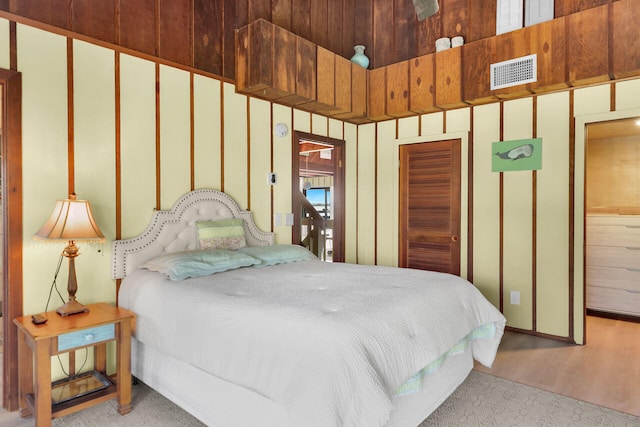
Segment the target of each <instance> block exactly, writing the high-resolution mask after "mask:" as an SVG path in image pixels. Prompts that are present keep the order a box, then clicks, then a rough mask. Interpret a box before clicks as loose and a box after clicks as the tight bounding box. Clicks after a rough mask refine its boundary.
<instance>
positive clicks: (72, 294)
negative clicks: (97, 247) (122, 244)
mask: <svg viewBox="0 0 640 427" xmlns="http://www.w3.org/2000/svg"><path fill="white" fill-rule="evenodd" d="M34 237H35V238H36V239H42V240H47V241H67V246H66V247H65V248H64V251H63V252H62V255H64V256H65V257H67V258H68V259H69V278H68V280H67V292H68V293H69V300H68V301H67V302H66V304H64V305H63V306H61V307H58V309H57V310H56V311H57V313H58V314H60V315H61V316H68V315H71V314H79V313H86V312H88V311H89V308H88V307H86V306H85V305H83V304H81V303H80V302H79V301H78V300H76V292H77V290H78V281H77V278H76V264H75V259H76V257H77V256H78V255H80V253H79V251H78V247H77V246H76V243H75V242H76V241H83V242H104V235H103V234H102V232H101V231H100V229H99V228H98V225H97V224H96V221H95V220H94V219H93V214H92V213H91V205H90V204H89V202H88V201H87V200H77V198H76V195H75V194H72V195H71V196H69V198H68V199H65V200H58V201H57V202H56V206H55V207H54V208H53V213H52V214H51V216H50V217H49V219H48V220H47V222H46V223H45V224H44V225H43V226H42V227H40V230H38V231H37V232H36V234H35V235H34Z"/></svg>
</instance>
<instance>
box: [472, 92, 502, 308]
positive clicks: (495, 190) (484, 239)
mask: <svg viewBox="0 0 640 427" xmlns="http://www.w3.org/2000/svg"><path fill="white" fill-rule="evenodd" d="M473 111H474V120H473V125H474V128H473V129H472V132H473V160H472V161H473V224H472V226H473V248H472V250H473V282H474V284H475V285H476V286H477V287H478V288H479V289H480V290H481V291H482V293H483V294H484V296H485V297H486V298H487V299H489V301H491V302H492V303H493V305H495V306H496V307H500V175H499V174H497V173H494V172H492V171H491V157H492V151H491V149H492V145H491V144H492V143H493V142H494V141H498V140H500V105H499V104H489V105H484V106H479V107H474V110H473Z"/></svg>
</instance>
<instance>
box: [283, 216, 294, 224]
mask: <svg viewBox="0 0 640 427" xmlns="http://www.w3.org/2000/svg"><path fill="white" fill-rule="evenodd" d="M284 225H293V214H292V213H286V214H284Z"/></svg>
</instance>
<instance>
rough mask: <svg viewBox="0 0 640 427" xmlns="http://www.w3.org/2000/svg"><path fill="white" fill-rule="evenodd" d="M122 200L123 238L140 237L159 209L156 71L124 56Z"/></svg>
mask: <svg viewBox="0 0 640 427" xmlns="http://www.w3.org/2000/svg"><path fill="white" fill-rule="evenodd" d="M120 182H121V188H120V200H121V212H120V218H121V223H122V229H121V233H122V238H129V237H133V236H137V235H138V234H140V233H141V232H142V231H143V230H144V229H145V228H146V227H147V225H148V224H149V221H150V220H151V214H152V212H153V210H154V209H155V207H156V71H155V64H154V63H153V62H150V61H146V60H143V59H139V58H136V57H134V56H129V55H120Z"/></svg>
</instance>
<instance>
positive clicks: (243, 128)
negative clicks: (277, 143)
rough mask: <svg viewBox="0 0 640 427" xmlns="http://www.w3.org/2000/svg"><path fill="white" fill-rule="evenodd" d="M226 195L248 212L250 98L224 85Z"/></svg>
mask: <svg viewBox="0 0 640 427" xmlns="http://www.w3.org/2000/svg"><path fill="white" fill-rule="evenodd" d="M223 91H224V97H223V99H224V105H223V106H222V108H223V110H222V111H223V120H224V135H223V139H222V141H223V144H224V159H223V161H224V192H225V193H227V194H228V195H229V196H231V197H232V198H233V199H234V200H235V201H236V202H237V203H238V205H240V208H241V209H247V205H248V202H249V194H248V192H249V188H248V177H249V166H248V164H247V159H248V131H249V130H248V128H249V125H248V124H247V120H248V118H247V106H248V98H247V97H246V96H245V95H240V94H237V93H236V91H235V87H234V86H233V85H231V84H229V83H225V84H224V88H223Z"/></svg>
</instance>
